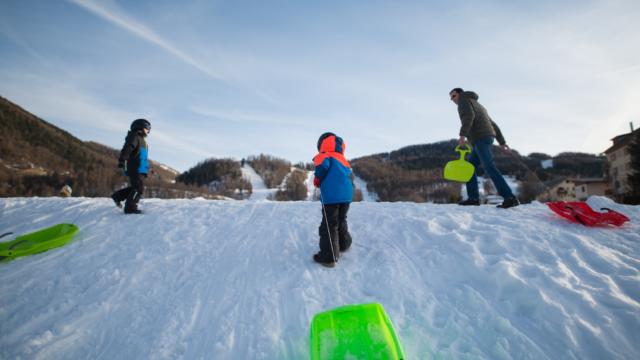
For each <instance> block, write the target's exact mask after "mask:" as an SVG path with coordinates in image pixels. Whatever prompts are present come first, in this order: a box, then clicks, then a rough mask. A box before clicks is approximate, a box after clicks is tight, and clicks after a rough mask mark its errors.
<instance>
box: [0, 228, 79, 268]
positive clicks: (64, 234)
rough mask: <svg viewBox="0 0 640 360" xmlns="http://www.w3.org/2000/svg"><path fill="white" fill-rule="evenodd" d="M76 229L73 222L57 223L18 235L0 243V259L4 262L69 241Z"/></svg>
mask: <svg viewBox="0 0 640 360" xmlns="http://www.w3.org/2000/svg"><path fill="white" fill-rule="evenodd" d="M78 230H79V229H78V227H77V226H75V225H73V224H58V225H54V226H51V227H48V228H46V229H42V230H39V231H36V232H32V233H29V234H24V235H20V236H18V237H16V238H15V239H14V240H12V241H8V242H4V243H0V261H2V262H5V261H9V260H13V259H15V258H17V257H20V256H27V255H33V254H37V253H41V252H44V251H47V250H49V249H53V248H57V247H60V246H62V245H64V244H66V243H68V242H69V241H71V239H72V238H73V236H74V235H75V234H76V233H77V232H78Z"/></svg>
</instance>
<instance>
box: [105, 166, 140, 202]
mask: <svg viewBox="0 0 640 360" xmlns="http://www.w3.org/2000/svg"><path fill="white" fill-rule="evenodd" d="M142 176H143V175H142V174H137V173H134V174H131V175H129V187H126V188H124V189H120V190H118V191H116V192H114V193H113V195H111V196H112V197H113V199H114V200H116V201H126V202H125V203H124V210H125V211H131V210H137V209H138V202H139V201H140V198H142V194H143V193H144V182H143V181H142Z"/></svg>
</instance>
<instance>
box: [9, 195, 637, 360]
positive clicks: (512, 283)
mask: <svg viewBox="0 0 640 360" xmlns="http://www.w3.org/2000/svg"><path fill="white" fill-rule="evenodd" d="M590 202H591V203H592V205H594V207H596V208H599V207H601V206H607V207H611V208H614V209H616V210H619V211H622V212H624V213H626V214H627V215H628V216H630V217H631V219H632V222H631V223H630V224H629V223H628V224H627V225H626V226H625V227H623V228H620V229H609V228H605V229H602V228H600V229H594V228H586V227H583V226H581V225H577V224H572V223H568V222H566V221H564V220H563V219H560V218H558V217H556V216H554V215H553V214H552V213H551V212H550V211H549V210H548V209H547V208H546V206H545V205H543V204H539V203H535V204H531V205H524V206H520V207H517V208H514V209H509V210H501V209H496V208H495V207H492V206H480V207H471V208H469V207H459V206H456V205H433V204H414V203H354V204H352V207H351V211H350V217H349V224H350V229H351V232H352V235H353V238H354V246H353V247H352V249H351V250H350V251H349V252H347V253H346V254H344V255H343V257H342V258H341V259H340V261H339V263H338V266H337V267H336V268H334V269H327V268H323V267H321V266H318V265H316V264H314V263H313V262H312V261H311V256H312V254H313V253H314V252H315V251H317V247H318V245H317V236H318V235H317V234H318V230H317V227H318V225H319V223H320V213H321V210H320V205H319V203H317V202H271V201H259V202H253V201H202V200H156V199H149V200H146V199H145V200H143V202H142V204H143V210H144V211H145V214H144V215H129V216H125V215H123V214H122V213H121V212H120V211H118V209H116V208H115V207H114V206H113V203H112V202H111V200H110V199H89V198H70V199H61V198H9V199H0V233H4V232H7V231H13V232H15V233H17V234H20V233H25V232H29V231H32V230H34V229H37V228H41V227H45V226H48V225H52V224H55V223H59V222H75V223H76V224H77V225H79V227H80V228H81V232H80V234H79V235H78V237H77V239H76V240H75V241H74V242H73V243H71V244H69V245H67V246H65V247H62V248H59V249H56V250H52V251H49V252H46V253H43V254H40V255H35V256H31V257H26V258H21V259H17V260H14V261H12V262H9V263H3V264H0V334H1V335H0V358H2V359H14V358H29V359H63V358H64V359H87V358H91V359H97V358H100V359H198V358H204V359H306V358H308V346H309V342H308V341H309V340H308V332H309V323H310V321H311V319H312V317H313V315H314V314H315V313H317V312H320V311H323V310H327V309H330V308H333V307H337V306H341V305H345V304H352V303H363V302H373V301H376V302H380V303H382V305H383V306H384V307H385V309H386V310H387V313H388V314H389V316H390V318H391V320H392V321H393V322H394V325H395V327H396V330H397V332H398V334H399V336H400V340H401V341H402V343H403V345H404V349H405V353H406V354H407V358H408V359H427V358H439V359H457V358H464V359H467V358H474V359H475V358H483V359H560V358H562V359H638V358H640V341H638V340H639V337H638V336H639V335H638V334H640V207H637V206H636V207H632V206H621V205H618V204H614V203H612V202H610V201H609V200H607V199H604V198H592V199H591V200H590ZM6 239H7V238H4V239H3V240H6Z"/></svg>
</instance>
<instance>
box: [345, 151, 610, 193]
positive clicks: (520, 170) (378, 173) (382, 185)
mask: <svg viewBox="0 0 640 360" xmlns="http://www.w3.org/2000/svg"><path fill="white" fill-rule="evenodd" d="M456 145H457V141H456V140H447V141H440V142H437V143H432V144H421V145H411V146H406V147H403V148H401V149H398V150H395V151H392V152H389V153H379V154H374V155H369V156H363V157H360V158H357V159H353V160H352V162H351V164H352V165H353V169H354V172H355V173H356V175H358V176H359V177H361V178H362V179H364V180H365V181H366V182H367V184H368V186H369V187H370V190H371V191H374V192H375V193H376V194H378V195H379V196H380V200H381V201H417V202H425V201H430V202H437V203H450V202H456V201H458V200H459V196H460V191H459V186H458V185H455V184H451V183H450V182H447V181H444V180H443V179H442V169H443V168H444V166H445V164H446V163H447V162H448V161H451V160H456V159H457V158H458V157H459V156H458V154H457V153H456V152H455V151H454V149H455V147H456ZM493 153H494V159H495V162H496V164H497V166H498V168H499V169H500V171H501V172H502V173H503V174H504V175H508V176H513V177H515V178H517V179H518V180H524V179H529V181H531V180H530V179H534V180H535V181H537V182H538V183H539V184H538V186H537V187H539V188H540V189H544V188H545V185H544V182H546V181H549V180H552V179H556V178H566V177H573V178H598V177H599V178H602V177H604V171H605V170H604V169H605V164H606V157H604V156H599V155H594V154H585V153H575V152H574V153H571V152H565V153H561V154H558V155H556V156H551V155H547V154H544V153H532V154H530V155H528V156H522V155H520V153H518V152H517V151H515V150H512V151H511V152H506V151H504V150H502V149H501V148H500V147H499V146H494V147H493ZM543 160H551V163H552V164H553V166H552V167H549V168H545V167H543V166H542V161H543ZM478 174H479V175H480V176H483V175H484V171H483V169H482V168H479V169H478ZM454 185H455V186H454Z"/></svg>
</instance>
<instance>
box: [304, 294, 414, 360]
mask: <svg viewBox="0 0 640 360" xmlns="http://www.w3.org/2000/svg"><path fill="white" fill-rule="evenodd" d="M310 343H311V360H338V359H367V360H374V359H376V360H387V359H388V360H400V359H405V357H404V353H403V352H402V347H401V346H400V341H399V340H398V337H397V336H396V333H395V331H394V330H393V325H392V324H391V321H390V320H389V317H388V316H387V314H386V312H385V311H384V308H383V307H382V305H380V304H377V303H373V304H361V305H347V306H342V307H339V308H335V309H333V310H329V311H326V312H322V313H319V314H317V315H316V316H315V317H314V318H313V321H312V322H311V333H310Z"/></svg>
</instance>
